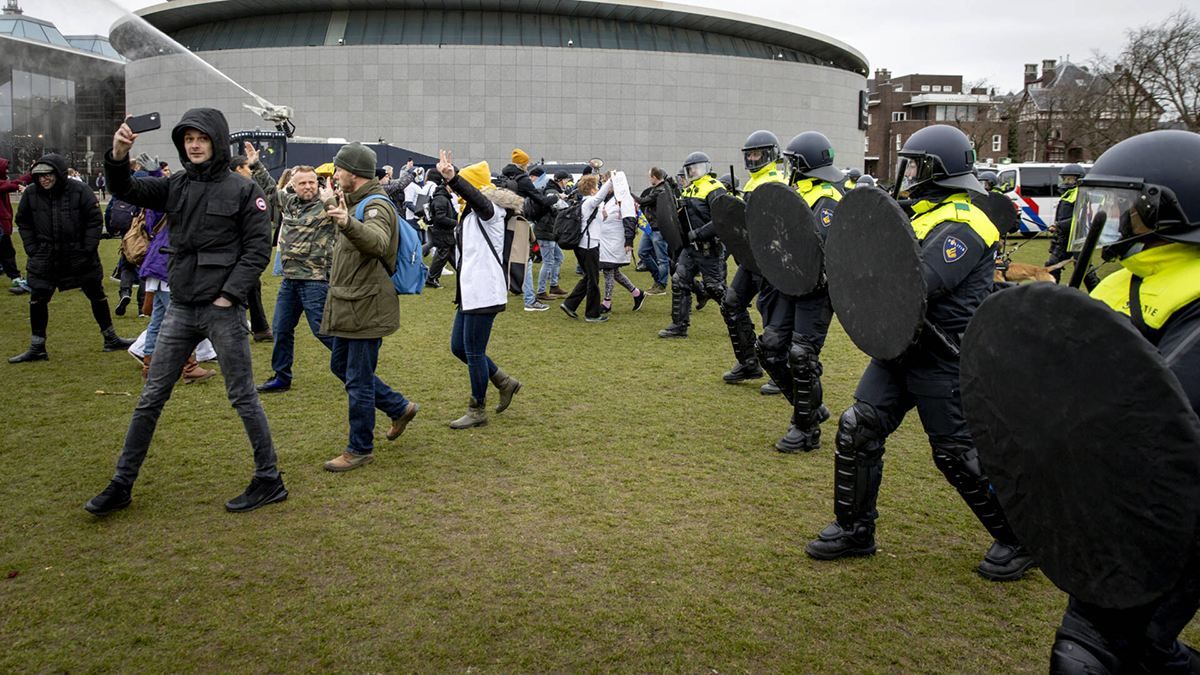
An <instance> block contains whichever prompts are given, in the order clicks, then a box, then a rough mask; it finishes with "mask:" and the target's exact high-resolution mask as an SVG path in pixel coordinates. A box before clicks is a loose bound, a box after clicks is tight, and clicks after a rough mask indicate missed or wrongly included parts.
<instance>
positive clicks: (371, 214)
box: [367, 209, 379, 218]
mask: <svg viewBox="0 0 1200 675" xmlns="http://www.w3.org/2000/svg"><path fill="white" fill-rule="evenodd" d="M377 215H379V209H371V210H370V211H367V217H368V218H374V217H375V216H377Z"/></svg>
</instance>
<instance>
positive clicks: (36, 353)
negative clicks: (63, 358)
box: [8, 339, 50, 363]
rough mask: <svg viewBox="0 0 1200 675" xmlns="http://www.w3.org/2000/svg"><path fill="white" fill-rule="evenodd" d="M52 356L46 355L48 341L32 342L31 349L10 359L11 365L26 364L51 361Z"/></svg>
mask: <svg viewBox="0 0 1200 675" xmlns="http://www.w3.org/2000/svg"><path fill="white" fill-rule="evenodd" d="M49 360H50V355H49V354H47V353H46V341H45V339H43V340H42V341H41V342H36V341H35V342H31V343H30V344H29V349H26V350H25V351H23V352H21V353H20V354H17V355H16V356H13V357H11V358H9V360H8V362H9V363H25V362H27V361H49Z"/></svg>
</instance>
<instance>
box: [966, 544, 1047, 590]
mask: <svg viewBox="0 0 1200 675" xmlns="http://www.w3.org/2000/svg"><path fill="white" fill-rule="evenodd" d="M1036 565H1037V562H1036V561H1035V560H1034V559H1033V556H1032V555H1030V554H1029V551H1028V550H1026V548H1025V547H1024V546H1022V545H1020V544H1002V543H1000V542H998V541H994V542H992V547H991V548H989V549H988V552H987V555H985V556H983V562H981V563H979V567H978V568H976V569H977V570H978V572H979V574H980V576H982V577H983V578H984V579H988V580H990V581H1016V580H1017V579H1020V578H1021V577H1023V576H1025V572H1027V571H1029V569H1030V568H1031V567H1034V566H1036Z"/></svg>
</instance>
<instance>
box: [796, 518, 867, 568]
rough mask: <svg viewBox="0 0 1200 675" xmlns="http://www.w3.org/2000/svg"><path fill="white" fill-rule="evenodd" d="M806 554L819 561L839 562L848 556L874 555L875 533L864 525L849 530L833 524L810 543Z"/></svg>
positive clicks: (805, 550)
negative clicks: (839, 559) (838, 560)
mask: <svg viewBox="0 0 1200 675" xmlns="http://www.w3.org/2000/svg"><path fill="white" fill-rule="evenodd" d="M804 552H805V553H807V554H808V555H809V557H810V558H816V559H817V560H837V559H838V558H845V557H847V556H858V555H873V554H874V553H875V532H874V531H873V528H870V527H868V526H866V525H863V524H857V525H855V526H854V529H852V530H847V529H844V528H842V526H841V525H838V524H837V522H832V523H830V524H829V525H827V526H826V527H825V529H823V530H821V533H820V534H818V535H817V538H816V539H813V540H812V541H810V542H808V546H805V547H804Z"/></svg>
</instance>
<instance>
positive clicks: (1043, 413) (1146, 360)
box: [961, 284, 1200, 609]
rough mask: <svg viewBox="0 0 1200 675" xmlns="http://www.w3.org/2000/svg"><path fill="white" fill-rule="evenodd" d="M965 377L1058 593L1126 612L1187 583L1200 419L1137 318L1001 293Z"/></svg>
mask: <svg viewBox="0 0 1200 675" xmlns="http://www.w3.org/2000/svg"><path fill="white" fill-rule="evenodd" d="M1051 326H1052V327H1053V328H1052V329H1051V328H1050V327H1051ZM961 377H962V380H961V381H962V399H963V409H964V412H965V414H966V417H967V422H968V424H969V425H970V428H971V435H972V436H973V437H974V439H975V443H976V445H977V446H978V448H979V456H980V459H981V460H982V462H983V464H984V467H985V468H986V469H987V472H988V475H989V476H990V477H991V480H992V484H993V486H994V487H995V490H996V494H997V496H998V497H999V499H1000V503H1001V504H1002V505H1003V506H1004V511H1005V513H1006V514H1007V516H1008V519H1009V522H1010V523H1011V524H1012V526H1013V529H1014V531H1015V532H1016V533H1017V535H1018V536H1019V537H1020V538H1021V541H1022V542H1023V543H1024V544H1025V545H1026V546H1027V547H1028V548H1029V550H1030V551H1031V552H1032V553H1033V556H1034V558H1035V559H1036V560H1037V561H1038V563H1039V564H1040V565H1041V567H1042V569H1043V571H1045V573H1046V576H1047V577H1049V578H1050V580H1051V581H1053V582H1054V583H1055V585H1057V586H1058V587H1059V588H1061V589H1063V590H1064V591H1067V592H1068V593H1071V594H1072V595H1074V596H1076V597H1078V598H1080V599H1082V600H1085V601H1087V602H1090V603H1093V604H1095V605H1099V606H1102V607H1107V608H1113V609H1125V608H1129V607H1134V606H1138V605H1143V604H1145V603H1148V602H1151V601H1153V600H1155V599H1156V598H1159V597H1161V596H1162V595H1163V594H1164V593H1165V592H1166V591H1168V590H1169V589H1170V588H1171V587H1172V586H1173V585H1174V584H1175V583H1176V582H1178V581H1179V579H1180V576H1181V573H1182V572H1183V570H1184V565H1185V563H1186V562H1187V560H1188V554H1189V551H1190V550H1191V547H1192V545H1193V542H1194V541H1195V532H1196V524H1197V510H1198V509H1200V455H1198V454H1197V452H1196V449H1197V448H1200V419H1198V418H1197V417H1196V415H1195V413H1194V412H1193V411H1192V409H1191V406H1190V405H1189V404H1188V401H1187V399H1186V398H1185V395H1184V393H1183V389H1182V387H1181V386H1180V384H1179V381H1178V380H1177V379H1176V378H1175V376H1174V374H1173V373H1171V372H1170V371H1169V370H1168V369H1167V367H1166V364H1165V363H1164V361H1163V359H1162V357H1160V356H1159V354H1158V352H1157V351H1155V350H1154V348H1153V347H1152V346H1151V345H1150V343H1149V342H1147V341H1146V340H1145V339H1143V338H1142V337H1141V335H1139V334H1138V333H1137V331H1135V330H1134V329H1133V328H1132V326H1131V325H1130V322H1129V319H1128V318H1126V317H1124V316H1122V315H1120V314H1117V313H1116V312H1114V311H1112V310H1111V309H1109V308H1108V307H1107V306H1105V305H1103V304H1101V303H1099V302H1096V301H1095V300H1092V299H1090V298H1088V297H1087V296H1086V295H1084V294H1083V293H1081V292H1079V291H1077V290H1075V289H1071V288H1067V287H1063V286H1057V285H1055V284H1028V285H1025V286H1020V287H1017V288H1012V289H1008V290H1003V291H1000V292H998V293H996V294H995V295H993V296H992V297H990V298H989V299H988V300H987V301H986V302H984V303H983V305H981V306H980V308H979V310H978V311H976V313H975V316H974V318H973V319H972V320H971V324H970V326H969V327H968V328H967V332H966V334H965V336H964V339H963V347H962V375H961Z"/></svg>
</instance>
